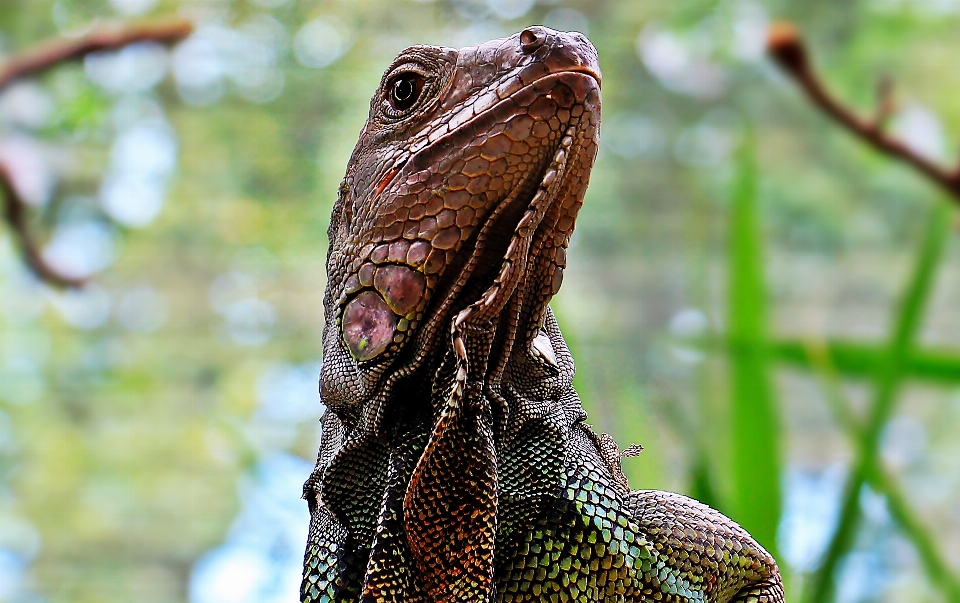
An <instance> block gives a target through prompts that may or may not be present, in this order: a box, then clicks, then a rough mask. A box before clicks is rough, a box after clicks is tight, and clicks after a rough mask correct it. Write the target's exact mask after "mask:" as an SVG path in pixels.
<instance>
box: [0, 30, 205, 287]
mask: <svg viewBox="0 0 960 603" xmlns="http://www.w3.org/2000/svg"><path fill="white" fill-rule="evenodd" d="M192 31H193V26H192V25H191V24H190V23H188V22H186V21H179V20H178V21H168V22H161V23H152V24H141V25H131V26H126V27H116V26H115V27H103V28H100V29H97V30H94V31H92V32H90V33H89V34H87V35H84V36H82V37H79V38H76V39H62V38H60V39H55V40H51V41H48V42H45V43H43V44H40V45H38V46H36V47H35V48H32V49H29V50H26V51H24V52H22V53H19V54H16V55H14V56H13V57H11V58H10V59H8V60H7V61H6V63H4V64H3V65H0V92H3V91H4V89H6V88H7V87H8V86H9V85H10V84H12V83H13V82H16V81H18V80H22V79H25V78H28V77H34V76H37V75H39V74H41V73H43V72H45V71H48V70H49V69H52V68H54V67H57V66H58V65H62V64H64V63H68V62H70V61H75V60H78V59H82V58H83V57H85V56H87V55H88V54H91V53H94V52H100V51H104V50H118V49H120V48H123V47H124V46H129V45H130V44H135V43H138V42H158V43H161V44H174V43H176V42H179V41H180V40H182V39H184V38H186V37H187V36H188V35H190V32H192ZM0 196H2V197H3V204H4V207H3V219H4V220H5V221H6V223H7V225H8V226H9V227H10V230H11V231H12V232H13V235H14V238H15V239H16V240H17V244H18V245H19V247H20V253H21V254H22V256H23V260H24V262H25V263H26V264H27V266H28V267H29V268H30V270H31V271H33V273H34V274H35V275H36V276H37V277H38V278H39V279H41V280H43V281H46V282H48V283H50V284H52V285H56V286H58V287H81V286H83V284H84V283H85V282H86V279H82V278H74V277H71V276H68V275H65V274H63V273H61V272H60V271H58V270H57V269H56V268H54V267H53V266H51V265H50V264H49V263H48V262H47V261H46V260H45V259H44V258H43V255H42V254H41V253H40V249H39V246H38V245H37V243H36V240H35V239H34V237H33V235H32V233H31V232H30V228H29V226H28V224H27V211H28V209H29V206H28V204H27V203H26V202H25V201H24V199H23V197H22V196H21V195H20V193H19V191H17V187H16V185H15V184H14V181H13V176H12V174H11V172H10V168H9V167H7V166H5V165H3V163H2V162H0Z"/></svg>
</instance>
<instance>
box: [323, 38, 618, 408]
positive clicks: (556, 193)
mask: <svg viewBox="0 0 960 603" xmlns="http://www.w3.org/2000/svg"><path fill="white" fill-rule="evenodd" d="M599 90H600V70H599V66H598V62H597V53H596V50H595V49H594V47H593V46H592V45H591V44H590V42H589V41H588V40H587V39H586V38H585V37H583V36H582V35H580V34H578V33H561V32H557V31H554V30H551V29H548V28H545V27H530V28H528V29H526V30H524V31H523V32H521V33H518V34H515V35H513V36H511V37H509V38H503V39H499V40H493V41H490V42H487V43H484V44H481V45H479V46H474V47H469V48H463V49H460V50H454V49H451V48H442V47H435V46H414V47H411V48H408V49H406V50H404V51H403V52H401V53H400V54H399V55H398V56H397V58H396V59H395V60H394V61H393V63H392V64H391V65H390V67H389V68H388V69H387V70H386V72H385V73H384V75H383V78H382V79H381V82H380V86H379V88H378V89H377V91H376V93H375V94H374V96H373V99H372V101H371V103H370V114H369V118H368V120H367V123H366V125H365V126H364V128H363V130H362V131H361V134H360V138H359V142H358V144H357V146H356V148H355V150H354V152H353V154H352V156H351V159H350V162H349V164H348V167H347V172H346V176H345V178H344V180H343V183H342V184H341V186H340V191H339V196H338V199H337V202H336V204H335V207H334V210H333V216H332V220H331V224H330V229H329V232H328V234H329V239H330V249H329V254H328V259H327V274H328V283H327V290H326V293H325V298H324V306H325V311H326V326H325V331H324V350H323V357H324V363H323V373H322V375H321V393H322V397H323V399H324V402H325V403H326V404H327V405H328V406H329V407H330V408H332V409H334V410H336V411H337V412H338V414H343V415H344V417H345V419H346V420H347V421H349V420H350V419H351V416H352V418H353V419H359V418H361V417H360V416H359V414H360V413H361V410H362V407H363V406H364V405H367V406H371V405H370V404H369V403H370V402H371V401H373V400H374V399H375V398H379V399H380V400H381V403H380V404H374V405H372V406H374V407H377V408H379V406H381V405H382V401H383V400H385V399H386V396H388V395H389V392H390V389H391V387H392V384H394V383H396V381H397V380H398V379H401V378H402V377H403V376H404V375H409V374H412V373H413V372H415V371H416V370H418V369H419V368H420V367H422V366H424V364H425V363H427V364H429V362H430V359H431V357H432V358H438V357H442V355H443V354H444V353H445V352H444V350H450V349H451V348H452V346H453V345H454V344H455V342H454V341H453V340H452V339H451V328H452V326H453V325H454V324H457V325H463V324H466V323H469V324H473V325H477V326H479V327H480V328H488V329H490V330H491V331H496V339H497V343H496V345H495V346H493V348H492V349H494V350H496V352H495V353H496V354H498V356H499V357H500V358H501V359H505V358H507V357H509V355H510V354H511V350H512V349H513V348H514V347H517V349H520V350H522V353H525V354H528V355H530V354H532V355H534V356H536V355H537V354H538V351H537V349H538V345H537V342H536V341H535V339H536V338H537V336H538V334H539V333H540V329H541V323H542V322H543V319H544V314H545V312H546V306H547V303H548V302H549V300H550V298H551V297H552V296H553V295H554V294H555V293H556V292H557V290H558V288H559V286H560V282H561V279H562V275H563V269H564V266H565V250H566V247H567V244H568V241H569V238H570V235H571V233H572V231H573V224H574V220H575V218H576V214H577V211H578V209H579V207H580V204H581V202H582V199H583V194H584V191H585V189H586V185H587V178H588V175H589V172H590V168H591V167H592V164H593V161H594V158H595V155H596V150H597V139H598V135H599V122H600V95H599ZM518 342H519V343H518ZM539 347H540V348H541V352H540V353H539V355H540V357H541V359H542V361H543V362H545V363H547V364H550V363H551V361H552V359H551V358H550V353H549V351H543V350H542V348H543V345H542V343H541V345H540V346H539ZM503 362H505V361H502V362H500V365H502V364H503ZM435 364H436V363H435ZM495 365H497V362H493V363H492V364H491V366H493V367H494V368H493V369H491V370H496V369H495ZM374 414H378V413H374ZM367 418H368V419H369V418H370V417H369V416H368V417H367Z"/></svg>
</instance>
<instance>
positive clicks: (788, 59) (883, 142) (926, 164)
mask: <svg viewBox="0 0 960 603" xmlns="http://www.w3.org/2000/svg"><path fill="white" fill-rule="evenodd" d="M767 52H768V53H769V54H770V57H771V58H772V59H773V60H774V61H775V62H776V63H777V65H779V66H780V68H781V69H783V71H784V72H785V73H786V74H787V75H789V76H790V77H792V78H793V79H794V80H795V81H796V82H797V83H798V84H799V85H800V88H801V89H803V91H804V92H805V93H806V95H807V97H808V98H809V99H810V101H811V102H813V104H814V105H816V106H817V107H819V108H820V109H821V110H822V111H823V112H824V113H826V114H827V115H829V116H830V117H832V118H833V119H834V120H835V121H836V122H837V123H839V124H840V125H841V126H843V127H845V128H846V129H847V130H848V131H850V132H852V133H853V134H854V135H855V136H857V137H859V138H860V139H862V140H863V141H865V142H867V143H868V144H870V145H871V146H872V147H873V148H875V149H877V150H878V151H880V152H881V153H884V154H886V155H889V156H891V157H893V158H895V159H899V160H901V161H904V162H906V163H908V164H910V165H912V166H913V167H914V168H915V169H917V170H919V171H920V173H922V174H923V175H924V176H926V177H927V178H929V179H930V180H933V181H934V182H936V183H937V184H938V185H940V187H941V188H943V189H944V190H946V191H947V192H948V193H949V194H950V196H951V197H952V198H953V199H954V201H956V202H957V203H958V204H960V167H957V168H950V167H946V166H942V165H938V164H937V163H936V162H933V161H931V160H930V159H928V158H926V157H924V156H923V155H920V154H918V153H917V152H916V151H915V150H913V149H911V148H910V147H909V145H907V143H906V142H904V141H903V140H900V139H899V138H897V137H896V136H893V135H891V134H889V133H888V132H887V131H886V129H885V127H886V124H887V121H888V120H889V117H890V115H891V113H892V112H893V101H892V95H891V84H890V81H889V80H881V81H880V84H879V86H878V91H877V93H878V103H877V110H876V114H875V115H874V116H873V117H872V118H865V117H862V116H860V115H858V114H857V113H856V112H855V111H854V110H852V109H850V108H848V107H846V106H844V105H843V104H842V103H841V102H840V101H838V100H837V99H836V98H835V97H834V96H833V95H832V94H831V93H830V92H829V91H828V90H827V88H826V86H825V85H824V84H823V81H822V80H821V78H820V77H819V76H818V75H817V73H816V72H815V71H814V69H813V67H812V65H811V64H810V58H809V54H808V52H807V48H806V45H805V44H804V42H803V38H802V37H801V36H800V32H799V31H798V30H797V28H796V27H794V26H793V25H792V24H790V23H777V24H774V25H773V26H772V27H771V28H770V30H769V32H768V34H767Z"/></svg>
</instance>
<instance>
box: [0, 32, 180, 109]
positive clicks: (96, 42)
mask: <svg viewBox="0 0 960 603" xmlns="http://www.w3.org/2000/svg"><path fill="white" fill-rule="evenodd" d="M192 31H193V25H192V24H191V23H189V22H187V21H181V20H175V21H164V22H158V23H146V24H141V25H131V26H127V27H117V26H113V27H102V28H100V29H96V30H94V31H92V32H90V33H88V34H86V35H84V36H81V37H79V38H76V39H73V40H70V39H63V38H57V39H54V40H49V41H47V42H44V43H41V44H39V45H37V46H35V47H34V48H31V49H29V50H25V51H23V52H22V53H19V54H17V55H14V56H13V57H12V58H10V59H9V60H7V62H6V64H4V65H2V66H0V91H3V89H4V88H6V87H7V86H9V85H10V84H11V83H13V82H15V81H16V80H19V79H23V78H25V77H30V76H35V75H38V74H40V73H42V72H44V71H47V70H49V69H50V68H52V67H56V66H57V65H60V64H62V63H68V62H70V61H75V60H78V59H82V58H83V57H85V56H87V55H88V54H91V53H94V52H100V51H102V50H118V49H120V48H123V47H124V46H129V45H130V44H135V43H137V42H159V43H161V44H175V43H176V42H179V41H180V40H182V39H184V38H186V37H187V36H188V35H190V33H191V32H192Z"/></svg>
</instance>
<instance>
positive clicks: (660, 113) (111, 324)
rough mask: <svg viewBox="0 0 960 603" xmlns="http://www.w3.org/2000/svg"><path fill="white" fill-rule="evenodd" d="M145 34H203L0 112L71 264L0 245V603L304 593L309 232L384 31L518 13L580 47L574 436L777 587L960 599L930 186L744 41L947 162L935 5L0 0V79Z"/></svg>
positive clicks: (472, 39)
mask: <svg viewBox="0 0 960 603" xmlns="http://www.w3.org/2000/svg"><path fill="white" fill-rule="evenodd" d="M170 16H179V17H181V18H186V19H188V20H190V21H192V22H193V23H194V24H195V26H196V29H195V31H194V33H193V34H192V35H191V36H190V37H188V38H187V39H186V40H184V41H182V42H181V43H179V44H176V45H174V46H172V47H170V48H167V47H165V46H163V45H160V44H156V43H144V44H136V45H132V46H129V47H126V48H124V49H122V50H120V51H118V52H110V53H97V54H92V55H90V56H88V57H86V58H85V59H84V60H82V61H79V62H75V63H70V64H65V65H63V66H59V67H57V68H56V69H54V70H52V71H50V72H49V73H46V74H43V75H42V76H39V77H34V78H29V79H25V80H22V81H19V82H17V83H15V84H14V85H11V86H9V87H8V88H7V89H6V90H5V91H4V92H3V93H2V95H0V161H2V162H3V163H4V164H5V165H6V166H7V167H8V170H9V171H10V173H11V175H12V179H13V181H14V184H15V186H16V188H17V190H18V191H19V193H20V196H21V197H22V198H23V201H24V203H25V204H27V205H28V206H29V208H30V210H31V218H30V225H31V228H32V229H34V230H35V231H36V232H38V233H40V238H41V239H42V242H43V243H42V245H43V246H42V254H43V257H44V258H45V259H46V261H47V262H48V263H49V264H50V265H51V266H53V267H54V268H56V269H57V270H59V271H60V272H62V273H64V274H66V275H69V276H73V277H92V280H91V282H90V284H89V285H87V286H86V287H85V288H83V289H78V290H63V289H58V288H55V287H51V286H49V285H47V284H44V283H42V282H40V281H39V280H38V279H37V278H36V277H34V276H33V275H32V274H31V273H30V272H29V271H28V270H27V268H26V267H25V265H24V263H23V262H22V261H21V259H20V256H19V253H18V248H17V245H16V244H15V239H14V237H13V235H12V232H11V230H10V229H9V228H7V227H6V226H5V225H3V224H0V601H5V602H17V603H21V602H30V603H34V602H43V601H49V602H50V603H54V602H78V603H79V602H86V601H91V602H92V601H96V602H99V603H111V602H117V603H120V602H127V601H133V600H136V601H140V602H141V603H153V602H156V603H160V602H168V601H169V602H173V601H190V602H191V603H247V602H251V603H252V602H254V601H256V602H280V601H295V600H296V599H297V589H298V586H299V575H300V562H301V558H302V552H303V544H304V542H305V539H306V531H307V523H308V515H307V509H306V503H304V502H303V501H302V500H300V489H301V485H302V483H303V481H304V480H305V479H306V477H307V475H308V474H309V472H310V470H311V468H312V466H313V461H314V458H315V454H316V451H317V446H318V429H317V427H318V424H317V419H318V418H319V416H320V414H321V411H322V407H321V406H320V403H319V400H318V396H317V394H316V392H317V374H318V371H319V367H320V362H321V359H320V348H321V345H320V332H321V327H322V320H323V316H322V305H321V298H322V294H323V289H324V283H325V277H324V253H325V251H326V245H327V241H326V236H325V230H326V225H327V219H328V215H329V212H330V209H331V205H332V202H333V200H334V199H335V196H336V189H337V185H338V183H339V180H340V178H341V177H342V175H343V170H344V166H345V164H346V161H347V158H348V155H349V153H350V151H351V150H352V148H353V145H354V143H355V141H356V135H357V133H358V132H359V130H360V128H361V126H362V124H363V122H364V119H365V117H366V113H367V107H368V100H369V98H370V95H371V94H372V93H373V91H374V89H375V87H376V85H377V83H378V82H379V78H380V75H381V73H382V70H383V69H384V68H385V67H386V65H387V64H388V63H389V62H390V60H391V59H392V58H393V57H394V55H395V54H396V53H397V52H398V51H399V50H401V49H402V48H404V47H406V46H407V45H410V44H414V43H431V44H443V45H448V46H454V47H460V46H464V45H468V44H473V43H477V42H481V41H485V40H488V39H491V38H494V37H499V36H503V35H508V34H510V33H513V32H516V31H518V30H520V29H522V28H523V27H524V26H525V25H528V24H533V23H543V24H546V25H548V26H551V27H555V28H558V29H565V30H578V31H581V32H584V33H586V34H587V35H588V36H589V37H590V39H591V40H592V41H593V42H594V44H595V45H596V46H597V48H598V49H599V52H600V58H601V66H602V68H603V72H604V88H603V94H604V118H603V136H602V145H601V150H600V156H599V159H598V162H597V166H596V169H595V170H594V173H593V178H592V185H591V188H590V190H589V192H588V194H587V200H586V203H585V205H584V209H583V211H582V213H581V217H580V222H579V225H578V228H577V231H576V235H575V237H574V239H573V243H572V250H571V252H570V254H569V257H570V267H569V269H568V270H567V274H566V280H565V283H564V286H563V290H562V291H561V292H560V294H559V295H558V296H557V298H556V299H555V302H554V308H555V310H556V312H557V314H558V317H559V320H560V324H561V327H562V328H563V331H564V334H565V336H566V338H567V340H568V342H569V343H570V346H571V348H572V350H573V353H574V356H575V358H576V359H577V362H578V374H577V382H576V383H577V386H578V389H579V391H580V393H581V396H582V397H583V399H584V401H585V405H586V407H587V410H588V411H589V413H590V421H591V422H592V424H593V425H595V426H596V428H597V429H598V430H602V431H608V432H610V433H612V434H613V435H614V436H615V437H616V438H617V440H618V441H619V442H620V444H621V447H626V446H627V445H628V444H630V443H633V442H636V443H640V444H642V445H643V446H644V447H645V451H644V452H643V454H642V455H641V456H640V457H639V458H635V459H629V460H625V461H624V465H625V470H626V473H627V475H628V476H629V477H630V479H631V485H632V487H634V488H661V489H669V490H675V491H680V492H685V493H688V494H691V495H694V496H697V497H698V498H700V499H702V500H704V501H706V502H709V503H710V504H711V505H714V506H716V507H718V508H719V509H721V510H723V511H724V512H726V513H728V514H729V515H731V516H732V517H734V518H735V519H737V520H738V521H740V522H742V523H743V524H744V525H745V526H746V527H748V528H750V529H751V531H753V532H754V534H755V535H756V536H757V537H758V539H759V540H760V541H761V542H762V543H763V544H764V545H765V546H766V547H767V548H769V549H770V550H771V551H772V552H775V554H776V555H777V557H778V559H779V560H780V564H781V567H782V569H783V571H784V573H785V574H786V577H787V579H788V589H789V590H788V595H789V599H790V600H791V601H800V600H801V599H809V600H811V601H824V602H826V601H830V600H834V599H835V600H841V601H845V602H861V601H897V602H901V603H906V602H912V601H947V600H950V601H958V600H960V587H958V584H960V582H958V577H957V576H958V575H960V437H958V435H957V434H958V433H960V312H958V308H960V244H958V241H957V238H958V237H957V236H956V233H957V228H956V225H957V221H956V215H955V212H953V211H952V209H950V207H951V205H952V201H951V200H950V199H949V198H947V197H945V196H944V195H942V194H940V193H939V192H938V191H936V190H935V189H934V188H933V187H932V186H931V185H930V184H929V183H928V182H926V181H924V180H922V179H921V178H920V177H919V176H917V175H916V174H915V173H914V172H912V171H910V170H909V169H908V168H906V167H903V166H902V165H900V164H897V163H895V162H893V161H891V160H889V159H887V158H884V157H880V156H878V155H877V154H875V153H874V152H872V151H870V150H868V149H867V148H865V147H864V146H863V145H862V143H861V142H859V141H857V140H854V139H852V138H851V137H849V136H848V135H847V134H846V133H844V132H842V131H840V130H839V129H838V128H837V127H836V126H835V125H834V124H832V123H830V122H828V121H827V120H826V119H825V118H824V117H823V116H822V115H821V114H819V113H818V112H817V111H816V110H815V109H814V108H812V107H811V106H810V105H808V104H807V103H806V101H805V100H804V99H803V98H802V96H801V95H800V93H799V92H798V91H797V89H796V88H795V87H794V86H793V85H792V83H791V82H790V81H788V80H787V79H786V78H785V77H784V76H782V75H781V74H780V72H778V71H777V69H776V68H775V67H774V66H773V65H772V64H771V63H770V62H769V60H768V59H767V58H766V57H765V55H764V44H765V35H766V30H767V27H768V25H769V24H770V22H771V21H773V20H779V19H789V20H792V21H794V22H795V23H797V24H798V25H799V26H800V27H801V29H802V30H803V32H804V33H805V36H806V39H807V41H808V42H809V45H810V48H811V50H812V52H813V55H814V60H815V63H816V64H817V65H818V68H819V69H820V70H821V71H822V73H823V75H824V77H825V79H826V80H827V81H828V82H830V84H831V86H832V87H833V88H834V89H836V90H837V92H838V94H839V95H840V96H841V97H843V98H845V99H848V100H849V102H851V104H853V105H854V106H857V107H860V108H862V109H863V110H864V112H865V113H869V111H870V110H871V107H873V105H874V102H875V90H876V88H877V81H878V79H879V78H881V77H882V76H889V77H890V78H892V80H893V81H894V82H895V84H896V94H895V97H896V99H897V111H896V112H895V113H894V115H893V116H892V118H891V122H890V128H891V130H892V131H893V132H895V133H896V134H897V135H898V136H900V137H902V138H903V139H904V140H905V141H906V143H907V144H908V145H909V146H910V147H911V148H912V149H915V150H916V151H917V152H918V153H921V154H923V155H925V156H928V157H931V158H934V159H936V160H938V161H943V162H952V161H955V159H954V158H955V157H956V151H957V144H956V140H957V139H958V136H957V134H956V132H957V131H958V130H960V102H958V101H957V99H958V98H960V70H958V69H957V68H956V57H957V56H960V38H958V37H957V35H956V31H957V27H958V25H960V1H958V0H872V1H866V0H864V1H854V0H849V1H843V2H837V1H835V0H808V1H805V2H787V1H786V0H780V1H761V0H684V1H683V2H675V1H673V0H645V1H643V2H637V1H629V0H622V1H615V0H435V1H430V0H417V1H413V0H361V1H357V0H56V1H50V0H0V61H2V60H4V58H9V57H11V56H12V55H14V54H15V53H17V52H19V51H22V50H23V49H25V48H28V47H30V46H31V45H33V44H35V43H37V42H39V41H41V40H44V39H46V38H48V37H51V36H58V35H59V36H67V37H76V36H80V35H83V34H85V33H86V32H88V31H90V29H91V28H92V27H94V26H96V25H98V24H100V23H103V22H105V21H109V20H114V19H134V20H147V21H150V20H151V19H156V18H160V17H170ZM864 482H865V483H864ZM837 532H840V533H841V534H842V537H841V538H840V539H839V541H838V543H836V544H834V545H831V542H832V539H834V534H835V533H837ZM831 547H832V548H831ZM824 585H826V586H824ZM825 589H826V590H825ZM831 591H832V593H831Z"/></svg>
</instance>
